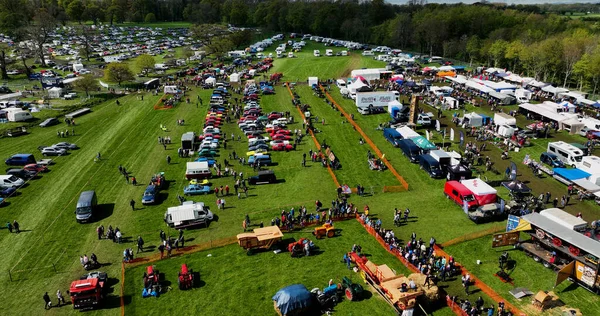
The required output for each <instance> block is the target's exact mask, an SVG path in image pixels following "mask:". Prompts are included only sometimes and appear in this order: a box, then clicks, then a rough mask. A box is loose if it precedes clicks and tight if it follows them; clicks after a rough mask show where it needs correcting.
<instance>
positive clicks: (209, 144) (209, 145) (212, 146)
mask: <svg viewBox="0 0 600 316" xmlns="http://www.w3.org/2000/svg"><path fill="white" fill-rule="evenodd" d="M218 147H219V144H218V143H214V142H212V141H206V140H205V141H203V142H202V144H200V149H217V148H218Z"/></svg>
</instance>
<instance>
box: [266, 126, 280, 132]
mask: <svg viewBox="0 0 600 316" xmlns="http://www.w3.org/2000/svg"><path fill="white" fill-rule="evenodd" d="M280 130H282V127H281V126H273V127H267V128H266V129H265V131H266V132H267V133H269V134H277V132H278V131H280Z"/></svg>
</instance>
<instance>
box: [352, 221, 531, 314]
mask: <svg viewBox="0 0 600 316" xmlns="http://www.w3.org/2000/svg"><path fill="white" fill-rule="evenodd" d="M356 220H357V221H358V222H359V223H360V224H361V225H362V226H363V227H364V228H365V230H366V231H367V232H368V233H369V234H370V235H371V236H373V237H375V239H376V240H377V241H378V242H379V244H380V245H381V246H382V247H383V248H384V249H385V250H386V251H387V252H389V253H391V254H392V255H394V256H395V257H396V258H398V260H400V262H402V264H404V266H406V267H407V268H408V269H409V270H410V271H412V272H414V273H420V271H419V269H417V267H415V266H414V265H413V264H412V263H410V262H408V260H406V259H405V258H404V257H403V256H402V254H401V253H400V252H399V251H398V249H396V248H393V249H392V248H390V245H389V244H387V243H386V242H385V240H383V238H382V237H381V236H380V235H379V234H378V233H377V231H375V229H374V228H373V227H372V226H369V225H366V224H365V222H364V221H363V220H362V219H361V218H360V214H358V213H357V214H356ZM434 250H435V253H436V255H437V256H443V257H446V259H448V258H450V255H448V254H447V253H446V252H445V251H444V250H442V249H441V248H440V247H439V246H438V245H434ZM455 265H456V267H458V268H459V269H460V271H461V274H463V275H464V274H467V273H468V274H469V275H470V276H471V280H473V283H474V285H475V286H476V287H478V288H479V289H481V291H483V292H484V293H485V294H486V295H488V296H489V297H490V298H491V299H493V300H494V301H496V302H504V306H505V308H506V309H508V310H510V311H511V312H512V313H513V314H514V315H526V314H525V313H523V312H522V311H521V310H519V309H518V308H517V307H515V306H514V305H512V304H511V303H509V302H507V301H506V300H505V299H504V298H503V297H502V296H500V295H499V294H498V293H496V292H495V291H494V290H492V289H491V288H490V287H489V286H488V285H487V284H485V283H483V282H482V281H481V280H479V279H478V278H477V277H475V276H474V275H473V274H472V273H470V272H469V271H467V269H465V268H464V267H463V266H461V265H460V263H458V262H455ZM446 303H447V304H448V306H449V307H450V309H452V311H453V312H454V313H455V314H457V315H461V316H462V315H466V313H465V312H464V311H463V310H462V309H460V307H459V306H456V304H453V302H452V300H450V299H448V298H447V299H446Z"/></svg>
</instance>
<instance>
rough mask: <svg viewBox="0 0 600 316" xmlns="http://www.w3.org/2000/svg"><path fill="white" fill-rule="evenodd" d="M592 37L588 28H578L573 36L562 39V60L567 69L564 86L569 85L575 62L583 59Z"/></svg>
mask: <svg viewBox="0 0 600 316" xmlns="http://www.w3.org/2000/svg"><path fill="white" fill-rule="evenodd" d="M591 39H592V38H591V36H590V34H589V33H588V31H587V30H584V29H578V30H576V31H575V32H573V34H572V35H571V36H567V37H565V38H564V39H563V40H562V52H563V54H562V61H563V65H564V70H565V72H564V73H565V80H564V82H563V86H564V87H566V86H567V81H568V80H569V76H570V75H571V74H572V73H573V67H574V66H575V63H577V61H578V60H579V59H581V56H583V54H584V53H585V51H586V48H587V46H588V45H589V42H590V41H591Z"/></svg>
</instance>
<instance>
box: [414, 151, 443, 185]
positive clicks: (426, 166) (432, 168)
mask: <svg viewBox="0 0 600 316" xmlns="http://www.w3.org/2000/svg"><path fill="white" fill-rule="evenodd" d="M419 165H420V168H421V169H422V170H425V171H426V172H427V173H428V174H429V176H430V177H432V178H437V179H439V178H443V177H445V173H444V171H442V167H441V165H440V163H439V162H438V161H437V160H435V159H434V158H433V157H431V155H429V154H424V155H420V156H419Z"/></svg>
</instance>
